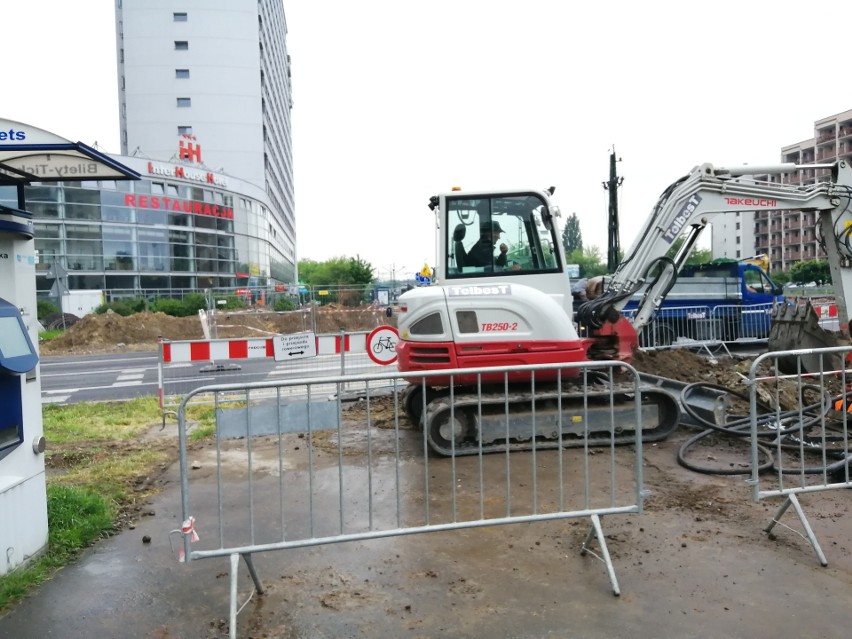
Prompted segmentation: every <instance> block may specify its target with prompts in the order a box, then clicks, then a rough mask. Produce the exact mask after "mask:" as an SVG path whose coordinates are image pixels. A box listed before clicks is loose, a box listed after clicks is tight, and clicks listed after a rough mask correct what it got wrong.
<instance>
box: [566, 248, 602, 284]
mask: <svg viewBox="0 0 852 639" xmlns="http://www.w3.org/2000/svg"><path fill="white" fill-rule="evenodd" d="M566 259H567V262H568V264H579V265H580V277H595V276H596V275H606V273H607V268H606V263H605V262H604V261H603V258H602V257H601V250H600V249H599V248H598V247H597V246H590V247H589V248H587V249H576V250H574V251H571V253H570V254H569V255H568V257H567V258H566Z"/></svg>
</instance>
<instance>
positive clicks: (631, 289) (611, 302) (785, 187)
mask: <svg viewBox="0 0 852 639" xmlns="http://www.w3.org/2000/svg"><path fill="white" fill-rule="evenodd" d="M799 169H830V170H831V171H830V181H827V182H817V183H815V184H809V185H798V184H781V183H778V182H770V181H768V180H766V179H759V178H763V177H764V176H774V175H781V174H785V173H787V174H795V173H796V172H797V171H798V170H799ZM850 201H852V168H850V166H849V163H848V162H846V161H840V162H838V163H836V164H822V165H814V164H809V165H796V164H778V165H770V166H748V165H747V166H740V167H714V166H713V165H712V164H702V165H700V166H697V167H695V168H694V169H693V170H692V171H690V172H689V173H688V174H687V175H685V176H684V177H682V178H681V179H679V180H677V181H675V182H674V183H672V184H671V185H670V186H669V187H668V188H666V190H665V191H663V193H662V195H661V196H660V198H659V199H658V201H657V203H656V205H655V206H654V208H653V210H652V211H651V214H650V216H649V217H648V220H647V221H646V223H645V225H644V226H643V228H642V229H641V231H640V232H639V234H638V235H637V237H636V240H635V241H634V242H633V245H632V246H631V247H630V249H629V251H628V252H627V254H626V256H625V258H624V260H623V261H622V262H621V264H620V265H619V266H618V269H617V270H616V272H615V273H614V274H613V276H612V277H611V278H609V279H608V280H607V285H606V288H605V290H604V292H603V294H602V295H601V296H600V297H598V298H596V299H594V300H591V301H589V302H586V303H584V304H583V305H581V306H580V307H579V308H578V309H577V319H578V321H579V322H580V324H582V325H585V326H589V327H591V328H592V329H596V328H600V327H602V326H603V325H604V323H605V322H607V321H614V319H615V318H617V317H618V315H619V313H618V312H619V311H621V309H622V308H623V307H624V305H625V304H627V302H628V300H630V298H631V296H633V295H634V294H635V293H636V292H637V291H639V290H640V289H641V288H642V286H644V285H647V288H646V291H645V294H644V297H643V298H642V301H641V302H640V304H639V307H638V308H637V311H636V314H635V316H634V319H633V326H634V328H635V329H636V331H637V332H640V331H641V330H642V328H643V327H644V326H645V325H647V324H648V323H649V322H650V321H651V320H652V319H653V318H654V315H655V313H656V310H657V309H658V308H659V306H660V304H661V303H662V302H663V300H664V299H665V297H666V295H667V294H668V291H669V290H670V289H671V287H672V285H673V284H674V282H675V280H676V279H677V274H678V272H679V271H680V268H681V267H682V266H683V265H684V263H685V262H686V259H687V257H689V254H690V253H691V252H692V250H693V248H694V247H695V245H696V242H697V241H698V238H699V237H700V235H701V233H702V231H703V230H704V228H705V227H706V226H707V224H708V223H710V221H711V220H712V219H713V218H715V217H716V216H718V215H720V214H728V213H736V212H740V211H778V210H805V211H815V212H816V213H817V216H818V219H819V225H820V228H821V230H822V238H823V240H824V241H825V249H826V252H827V254H828V259H829V264H830V268H831V275H832V279H833V282H834V285H835V290H836V291H837V298H838V300H837V302H838V315H839V316H840V324H841V326H847V325H848V315H849V314H848V309H847V307H846V302H845V300H846V299H852V269H850V268H848V266H849V264H850V261H852V240H850V238H849V235H850V233H852V212H850ZM681 236H683V238H684V241H683V244H682V245H681V246H680V249H679V250H678V252H677V254H676V255H675V257H674V258H669V257H666V253H667V252H668V251H669V249H670V248H671V246H672V243H673V242H674V241H675V240H676V239H677V238H678V237H681ZM847 292H848V293H849V295H848V296H847V295H846V293H847Z"/></svg>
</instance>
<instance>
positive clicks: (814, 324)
mask: <svg viewBox="0 0 852 639" xmlns="http://www.w3.org/2000/svg"><path fill="white" fill-rule="evenodd" d="M771 321H772V323H771V325H770V328H769V342H768V344H767V350H769V351H770V352H774V351H793V350H800V349H817V348H831V347H834V346H840V345H841V344H840V343H839V341H838V339H837V335H836V334H835V333H832V332H830V331H827V330H825V329H824V328H822V327H821V326H820V325H819V316H818V315H817V313H816V310H814V307H813V305H812V304H811V302H810V300H808V299H803V300H796V299H795V298H788V299H787V300H786V301H784V302H779V303H778V304H776V305H775V306H774V307H773V308H772V316H771ZM796 359H797V358H796V357H792V356H787V357H779V358H778V370H779V371H780V372H782V373H784V374H785V375H795V374H797V373H799V372H802V373H818V372H820V368H821V369H822V370H823V371H827V370H837V369H838V368H840V367H841V364H842V358H841V357H840V356H839V355H838V354H837V353H831V354H830V355H824V356H822V357H820V355H819V354H813V355H811V354H808V355H802V356H801V358H800V359H801V362H802V365H801V370H800V369H799V368H798V364H797V363H796Z"/></svg>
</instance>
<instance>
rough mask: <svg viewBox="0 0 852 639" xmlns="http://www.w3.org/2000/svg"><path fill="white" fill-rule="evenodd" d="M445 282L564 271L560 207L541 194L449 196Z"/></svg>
mask: <svg viewBox="0 0 852 639" xmlns="http://www.w3.org/2000/svg"><path fill="white" fill-rule="evenodd" d="M445 211H446V216H447V220H446V224H443V225H442V228H443V229H444V232H445V233H447V237H446V238H444V240H445V241H444V246H445V247H446V255H445V259H444V264H446V265H447V273H446V277H447V279H460V278H470V277H482V276H485V277H487V276H489V275H490V274H495V275H497V274H499V275H500V276H506V275H511V274H512V273H524V274H530V273H550V272H561V271H562V264H561V261H562V260H561V258H560V255H559V251H558V250H557V248H556V247H557V242H558V238H557V237H556V231H555V229H554V225H553V224H552V218H553V216H554V215H558V210H557V209H556V207H553V206H551V205H550V204H549V203H548V202H547V201H546V200H544V199H542V197H541V195H540V194H536V193H513V194H506V193H501V194H484V195H474V194H465V195H461V194H459V195H458V196H447V200H446V209H445Z"/></svg>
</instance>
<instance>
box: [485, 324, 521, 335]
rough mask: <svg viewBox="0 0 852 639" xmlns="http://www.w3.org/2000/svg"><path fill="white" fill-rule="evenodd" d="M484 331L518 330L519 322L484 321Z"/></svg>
mask: <svg viewBox="0 0 852 639" xmlns="http://www.w3.org/2000/svg"><path fill="white" fill-rule="evenodd" d="M481 330H482V332H483V333H485V332H487V331H516V330H518V323H517V322H483V323H482V328H481Z"/></svg>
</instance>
